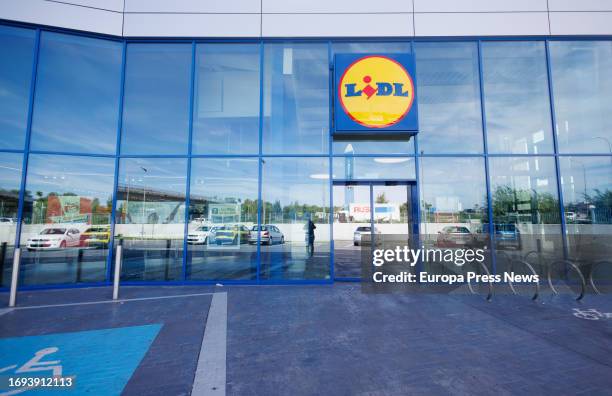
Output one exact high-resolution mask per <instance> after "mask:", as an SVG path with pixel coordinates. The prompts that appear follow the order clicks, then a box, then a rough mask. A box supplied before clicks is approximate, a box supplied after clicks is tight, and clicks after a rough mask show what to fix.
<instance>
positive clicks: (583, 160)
mask: <svg viewBox="0 0 612 396" xmlns="http://www.w3.org/2000/svg"><path fill="white" fill-rule="evenodd" d="M559 160H560V164H561V185H562V187H563V204H564V205H565V223H566V227H567V232H568V234H570V237H569V242H570V243H569V247H570V252H571V253H572V254H576V255H577V256H580V258H582V259H585V258H590V259H595V258H597V259H607V258H609V257H610V254H611V253H612V250H611V249H610V246H612V157H560V158H559Z"/></svg>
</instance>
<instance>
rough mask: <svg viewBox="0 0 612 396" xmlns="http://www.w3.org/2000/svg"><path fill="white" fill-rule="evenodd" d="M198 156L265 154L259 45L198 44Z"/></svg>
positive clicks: (195, 136) (195, 120)
mask: <svg viewBox="0 0 612 396" xmlns="http://www.w3.org/2000/svg"><path fill="white" fill-rule="evenodd" d="M195 84H196V88H195V92H196V95H195V99H194V100H195V103H194V109H193V112H194V113H193V152H194V153H197V154H258V153H259V89H260V84H259V45H258V44H198V46H197V49H196V81H195Z"/></svg>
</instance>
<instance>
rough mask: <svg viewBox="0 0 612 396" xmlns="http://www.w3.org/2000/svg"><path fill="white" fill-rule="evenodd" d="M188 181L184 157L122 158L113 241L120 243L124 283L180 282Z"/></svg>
mask: <svg viewBox="0 0 612 396" xmlns="http://www.w3.org/2000/svg"><path fill="white" fill-rule="evenodd" d="M186 183H187V160H186V159H183V158H124V159H122V160H121V162H120V166H119V181H118V185H117V211H116V214H115V222H116V226H115V241H116V243H119V244H122V245H123V268H122V271H121V272H122V275H121V276H122V279H124V280H130V281H131V280H147V281H152V280H177V279H180V277H181V270H182V264H183V242H184V238H183V236H184V234H185V189H186Z"/></svg>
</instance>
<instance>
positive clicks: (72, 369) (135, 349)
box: [0, 324, 162, 396]
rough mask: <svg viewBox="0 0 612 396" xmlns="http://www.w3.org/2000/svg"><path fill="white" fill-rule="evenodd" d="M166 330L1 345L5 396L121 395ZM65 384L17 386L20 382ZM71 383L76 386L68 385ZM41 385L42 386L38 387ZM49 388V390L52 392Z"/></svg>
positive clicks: (47, 337)
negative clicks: (37, 393)
mask: <svg viewBox="0 0 612 396" xmlns="http://www.w3.org/2000/svg"><path fill="white" fill-rule="evenodd" d="M161 327H162V325H161V324H153V325H145V326H130V327H119V328H112V329H103V330H91V331H77V332H71V333H56V334H47V335H40V336H29V337H14V338H4V339H0V374H1V375H3V377H4V378H5V379H6V381H3V383H2V385H1V386H2V387H1V388H0V392H2V393H5V392H6V393H9V394H16V393H17V392H26V391H28V390H34V389H36V388H38V389H36V390H44V392H45V394H49V395H55V394H64V393H65V391H66V390H67V389H70V390H72V391H73V392H71V394H73V395H87V394H89V395H101V394H105V395H109V396H110V395H119V394H121V391H122V390H123V388H124V387H125V385H126V384H127V382H128V380H129V379H130V377H131V376H132V374H133V373H134V370H136V367H138V365H139V364H140V362H141V360H142V358H143V357H144V355H145V353H146V352H147V351H148V349H149V346H150V345H151V343H152V342H153V340H154V339H155V337H156V336H157V334H158V333H159V330H160V328H161ZM29 377H39V378H49V377H61V378H62V379H63V380H62V381H57V382H48V383H47V384H40V381H38V382H37V383H33V385H28V383H27V382H26V384H24V385H21V386H19V385H16V382H20V381H19V380H17V379H18V378H29ZM67 379H70V380H67ZM36 385H38V386H36ZM47 385H48V386H47Z"/></svg>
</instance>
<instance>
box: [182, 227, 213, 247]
mask: <svg viewBox="0 0 612 396" xmlns="http://www.w3.org/2000/svg"><path fill="white" fill-rule="evenodd" d="M208 238H211V242H213V239H214V227H210V226H200V227H198V228H196V229H195V230H193V231H191V232H190V233H189V234H188V235H187V243H189V244H192V245H202V244H206V243H208Z"/></svg>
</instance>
